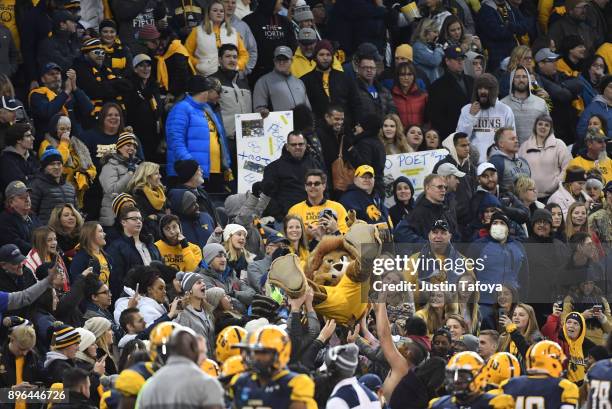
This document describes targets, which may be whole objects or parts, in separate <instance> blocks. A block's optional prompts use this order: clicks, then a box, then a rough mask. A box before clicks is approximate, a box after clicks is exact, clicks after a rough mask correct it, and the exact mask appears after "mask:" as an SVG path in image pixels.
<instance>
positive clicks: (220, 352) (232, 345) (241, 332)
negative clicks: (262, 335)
mask: <svg viewBox="0 0 612 409" xmlns="http://www.w3.org/2000/svg"><path fill="white" fill-rule="evenodd" d="M246 337H247V332H246V330H245V329H244V328H242V327H239V326H237V325H230V326H229V327H225V328H223V329H222V330H221V332H219V335H217V346H216V348H215V354H216V358H217V362H219V363H221V364H223V362H225V360H226V359H227V358H229V357H230V356H235V355H240V349H238V348H237V347H236V345H238V344H240V343H242V342H244V341H245V340H246Z"/></svg>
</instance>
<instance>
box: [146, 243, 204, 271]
mask: <svg viewBox="0 0 612 409" xmlns="http://www.w3.org/2000/svg"><path fill="white" fill-rule="evenodd" d="M155 246H157V248H158V250H159V253H160V254H161V256H162V257H163V258H164V264H165V265H167V266H170V267H172V268H175V269H177V270H178V271H194V270H195V269H196V268H197V267H198V265H199V264H200V262H201V261H202V250H200V247H198V246H196V245H195V244H193V243H189V244H188V245H187V247H185V248H183V247H181V245H180V244H177V245H176V246H171V245H169V244H168V243H166V242H165V241H163V240H159V241H157V242H155Z"/></svg>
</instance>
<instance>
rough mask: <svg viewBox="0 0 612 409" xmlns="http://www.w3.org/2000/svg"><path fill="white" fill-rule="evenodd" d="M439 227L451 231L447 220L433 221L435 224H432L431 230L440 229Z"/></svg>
mask: <svg viewBox="0 0 612 409" xmlns="http://www.w3.org/2000/svg"><path fill="white" fill-rule="evenodd" d="M438 229H442V230H446V231H449V227H448V223H447V222H446V220H443V219H438V220H436V221H435V222H433V224H432V225H431V230H438Z"/></svg>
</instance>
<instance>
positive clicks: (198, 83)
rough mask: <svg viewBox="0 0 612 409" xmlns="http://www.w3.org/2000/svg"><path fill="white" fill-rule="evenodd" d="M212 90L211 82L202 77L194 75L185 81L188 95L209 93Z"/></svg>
mask: <svg viewBox="0 0 612 409" xmlns="http://www.w3.org/2000/svg"><path fill="white" fill-rule="evenodd" d="M213 88H214V86H213V82H212V81H211V80H210V79H208V78H206V77H205V76H203V75H194V76H193V77H190V78H189V79H188V80H187V92H189V94H190V95H195V94H199V93H200V92H206V91H210V90H211V89H213Z"/></svg>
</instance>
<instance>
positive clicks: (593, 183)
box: [584, 178, 604, 190]
mask: <svg viewBox="0 0 612 409" xmlns="http://www.w3.org/2000/svg"><path fill="white" fill-rule="evenodd" d="M584 186H585V187H586V188H587V189H592V188H596V189H599V190H603V188H604V184H603V183H602V182H601V180H599V179H595V178H589V179H587V181H586V185H584Z"/></svg>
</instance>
